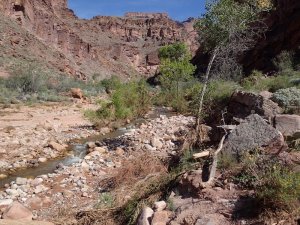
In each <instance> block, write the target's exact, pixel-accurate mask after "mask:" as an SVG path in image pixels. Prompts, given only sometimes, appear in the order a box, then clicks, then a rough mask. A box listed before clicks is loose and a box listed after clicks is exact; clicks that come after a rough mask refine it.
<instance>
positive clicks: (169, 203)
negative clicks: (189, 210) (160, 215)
mask: <svg viewBox="0 0 300 225" xmlns="http://www.w3.org/2000/svg"><path fill="white" fill-rule="evenodd" d="M167 209H168V210H170V211H172V212H175V210H176V207H175V204H174V201H173V200H172V198H168V199H167Z"/></svg>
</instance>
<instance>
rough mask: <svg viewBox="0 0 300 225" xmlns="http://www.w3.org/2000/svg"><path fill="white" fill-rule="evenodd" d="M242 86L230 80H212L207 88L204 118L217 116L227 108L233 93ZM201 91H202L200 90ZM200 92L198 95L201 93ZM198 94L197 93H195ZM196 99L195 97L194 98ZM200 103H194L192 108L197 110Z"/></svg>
mask: <svg viewBox="0 0 300 225" xmlns="http://www.w3.org/2000/svg"><path fill="white" fill-rule="evenodd" d="M239 88H240V86H239V85H238V84H237V83H236V82H233V81H228V80H212V81H211V82H210V83H209V84H208V87H207V92H206V95H205V97H204V105H205V107H204V110H203V115H202V116H203V117H207V116H210V115H211V114H214V115H216V113H220V112H221V111H222V110H224V108H226V106H227V104H228V102H229V100H230V97H231V95H232V93H233V92H234V91H235V90H237V89H239ZM200 90H201V89H200ZM200 90H199V91H198V93H199V92H200ZM194 93H196V91H194ZM192 98H193V99H196V96H195V97H192ZM197 104H198V102H197V101H196V102H192V104H191V106H190V107H191V108H192V109H194V110H197V106H198V105H197Z"/></svg>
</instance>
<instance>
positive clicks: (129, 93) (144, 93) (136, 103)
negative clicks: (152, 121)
mask: <svg viewBox="0 0 300 225" xmlns="http://www.w3.org/2000/svg"><path fill="white" fill-rule="evenodd" d="M150 101H151V99H150V94H149V89H148V86H147V84H146V82H145V81H144V80H141V81H139V82H129V83H127V84H124V85H122V86H121V87H119V88H118V89H117V90H116V91H115V92H114V93H113V95H112V103H113V105H114V108H115V117H116V118H117V119H128V118H130V119H132V118H134V117H136V116H140V115H142V114H144V113H146V112H147V110H148V107H149V104H150Z"/></svg>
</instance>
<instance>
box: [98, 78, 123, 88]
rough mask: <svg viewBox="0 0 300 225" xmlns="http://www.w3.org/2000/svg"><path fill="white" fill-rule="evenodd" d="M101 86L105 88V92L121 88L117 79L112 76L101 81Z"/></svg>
mask: <svg viewBox="0 0 300 225" xmlns="http://www.w3.org/2000/svg"><path fill="white" fill-rule="evenodd" d="M101 85H102V86H103V87H104V88H105V90H106V91H107V92H110V91H113V90H116V89H117V88H120V87H121V85H122V84H121V81H120V79H119V78H118V77H116V76H112V77H111V78H109V79H104V80H102V81H101Z"/></svg>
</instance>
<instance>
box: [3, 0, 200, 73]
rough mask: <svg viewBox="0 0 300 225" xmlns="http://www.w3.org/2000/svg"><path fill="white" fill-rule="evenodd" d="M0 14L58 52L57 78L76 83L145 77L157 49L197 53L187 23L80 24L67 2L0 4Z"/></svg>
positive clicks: (107, 20)
mask: <svg viewBox="0 0 300 225" xmlns="http://www.w3.org/2000/svg"><path fill="white" fill-rule="evenodd" d="M0 10H1V12H3V13H4V15H6V16H8V17H9V18H10V19H13V20H15V21H16V22H17V23H18V24H19V25H20V26H22V27H23V28H25V29H26V30H27V31H29V32H30V33H31V34H33V35H34V36H36V37H37V38H38V39H39V40H40V41H42V42H43V43H45V44H46V45H47V46H48V47H50V48H52V49H53V50H55V51H59V53H60V54H62V58H63V59H64V63H65V65H64V66H63V68H60V70H61V71H62V72H65V73H68V74H71V75H73V76H77V77H80V78H82V79H86V77H87V76H90V75H92V74H94V73H98V74H100V75H101V76H102V77H109V76H111V75H113V74H116V75H120V76H122V77H124V78H130V77H133V76H140V75H143V76H151V75H153V74H155V72H156V70H157V67H158V64H159V59H158V55H157V49H158V48H159V47H160V46H162V45H165V44H169V43H173V42H176V41H183V42H186V43H187V44H188V45H189V46H190V48H191V50H192V51H195V50H196V49H197V40H196V39H197V38H196V36H197V34H196V33H195V32H193V26H192V24H193V21H192V20H191V21H188V22H185V23H178V22H175V21H173V20H171V19H170V18H169V17H168V15H167V14H165V13H126V14H125V16H124V17H109V16H96V17H94V18H92V19H91V20H84V19H79V18H78V17H77V16H76V15H75V14H74V13H73V11H72V10H70V9H68V8H67V0H0ZM45 57H46V56H45ZM54 64H55V62H54Z"/></svg>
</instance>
